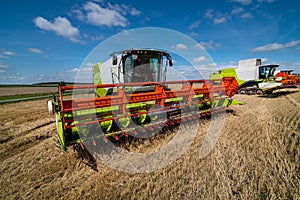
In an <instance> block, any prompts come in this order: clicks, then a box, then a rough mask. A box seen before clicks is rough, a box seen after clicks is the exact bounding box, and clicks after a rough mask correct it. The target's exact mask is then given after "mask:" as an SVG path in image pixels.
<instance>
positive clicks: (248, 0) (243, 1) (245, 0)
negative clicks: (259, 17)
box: [232, 0, 252, 5]
mask: <svg viewBox="0 0 300 200" xmlns="http://www.w3.org/2000/svg"><path fill="white" fill-rule="evenodd" d="M232 1H234V2H238V3H240V4H242V5H249V4H251V3H252V0H232Z"/></svg>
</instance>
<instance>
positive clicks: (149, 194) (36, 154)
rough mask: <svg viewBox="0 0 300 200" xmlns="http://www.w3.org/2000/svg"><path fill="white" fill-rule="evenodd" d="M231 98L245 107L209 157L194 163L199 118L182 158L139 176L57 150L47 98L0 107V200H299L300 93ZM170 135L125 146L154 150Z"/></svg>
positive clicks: (232, 115)
mask: <svg viewBox="0 0 300 200" xmlns="http://www.w3.org/2000/svg"><path fill="white" fill-rule="evenodd" d="M234 99H236V100H239V101H243V102H246V103H247V104H245V105H235V106H231V107H230V110H229V111H228V112H227V113H226V119H225V125H224V127H223V130H222V134H221V137H220V138H219V140H218V142H217V144H216V146H215V147H214V149H213V150H212V152H211V153H210V154H209V155H208V156H206V157H204V158H199V149H200V147H201V144H202V141H203V139H204V136H205V133H206V130H207V128H208V127H209V124H210V121H209V120H208V119H204V120H201V121H200V122H199V129H198V132H197V135H196V138H195V139H194V141H193V143H192V145H191V146H190V147H189V148H188V149H187V150H186V151H185V153H184V154H183V155H182V156H181V157H180V158H179V159H177V160H176V161H175V162H173V163H171V164H170V165H169V166H167V167H165V168H163V169H161V170H158V171H154V172H150V173H141V174H127V173H124V172H121V171H117V170H114V169H111V168H109V167H107V166H105V165H103V164H101V163H99V162H88V161H87V159H81V158H80V156H81V155H82V154H80V153H78V152H77V151H73V150H72V149H71V148H70V149H69V151H67V152H66V153H62V152H60V150H59V149H57V148H56V147H55V141H54V139H55V134H56V128H55V117H54V116H49V115H48V112H47V105H46V100H36V101H28V102H20V103H14V104H5V105H0V109H1V111H2V112H1V113H0V117H1V122H0V123H1V126H0V144H1V147H0V161H1V164H0V171H1V177H0V184H1V186H2V187H1V189H0V199H21V198H22V199H37V198H38V199H49V198H55V199H57V198H62V199H78V198H80V199H81V198H83V199H300V195H299V194H300V164H299V163H300V112H299V110H300V89H299V88H296V89H289V90H281V91H278V92H276V93H274V94H272V95H270V96H266V97H259V96H248V95H244V96H242V95H235V96H234ZM184 126H189V125H184ZM190 126H192V125H190ZM188 128H189V127H186V130H188ZM170 137H172V133H167V134H165V135H159V136H157V137H155V138H153V139H149V140H144V141H137V142H134V143H132V144H128V145H126V148H127V149H129V150H131V151H140V152H144V151H151V149H152V148H157V146H159V145H162V144H164V143H165V142H166V140H168V139H169V138H170Z"/></svg>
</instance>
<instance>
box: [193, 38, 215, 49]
mask: <svg viewBox="0 0 300 200" xmlns="http://www.w3.org/2000/svg"><path fill="white" fill-rule="evenodd" d="M219 46H220V44H217V43H215V42H214V41H212V40H210V41H208V42H200V43H199V44H196V45H195V48H197V49H200V50H202V49H203V48H204V49H206V50H207V49H210V50H216V48H217V47H219Z"/></svg>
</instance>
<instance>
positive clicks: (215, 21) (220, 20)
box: [214, 16, 226, 24]
mask: <svg viewBox="0 0 300 200" xmlns="http://www.w3.org/2000/svg"><path fill="white" fill-rule="evenodd" d="M224 22H226V17H224V16H223V17H220V18H215V19H214V23H215V24H221V23H224Z"/></svg>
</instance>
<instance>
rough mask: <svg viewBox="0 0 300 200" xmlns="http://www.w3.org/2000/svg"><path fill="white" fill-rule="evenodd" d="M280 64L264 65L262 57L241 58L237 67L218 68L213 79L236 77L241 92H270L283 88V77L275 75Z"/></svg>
mask: <svg viewBox="0 0 300 200" xmlns="http://www.w3.org/2000/svg"><path fill="white" fill-rule="evenodd" d="M278 66H279V65H278V64H267V65H262V63H261V59H256V58H252V59H246V60H240V61H239V65H238V67H237V68H226V69H222V70H218V71H216V72H214V73H213V74H212V75H211V77H210V78H211V79H220V78H223V77H235V78H236V80H237V82H238V84H239V90H238V93H239V94H259V95H261V94H268V93H272V92H273V91H274V90H277V89H280V88H282V86H283V85H282V82H281V80H282V78H281V77H275V71H276V68H277V67H278Z"/></svg>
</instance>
